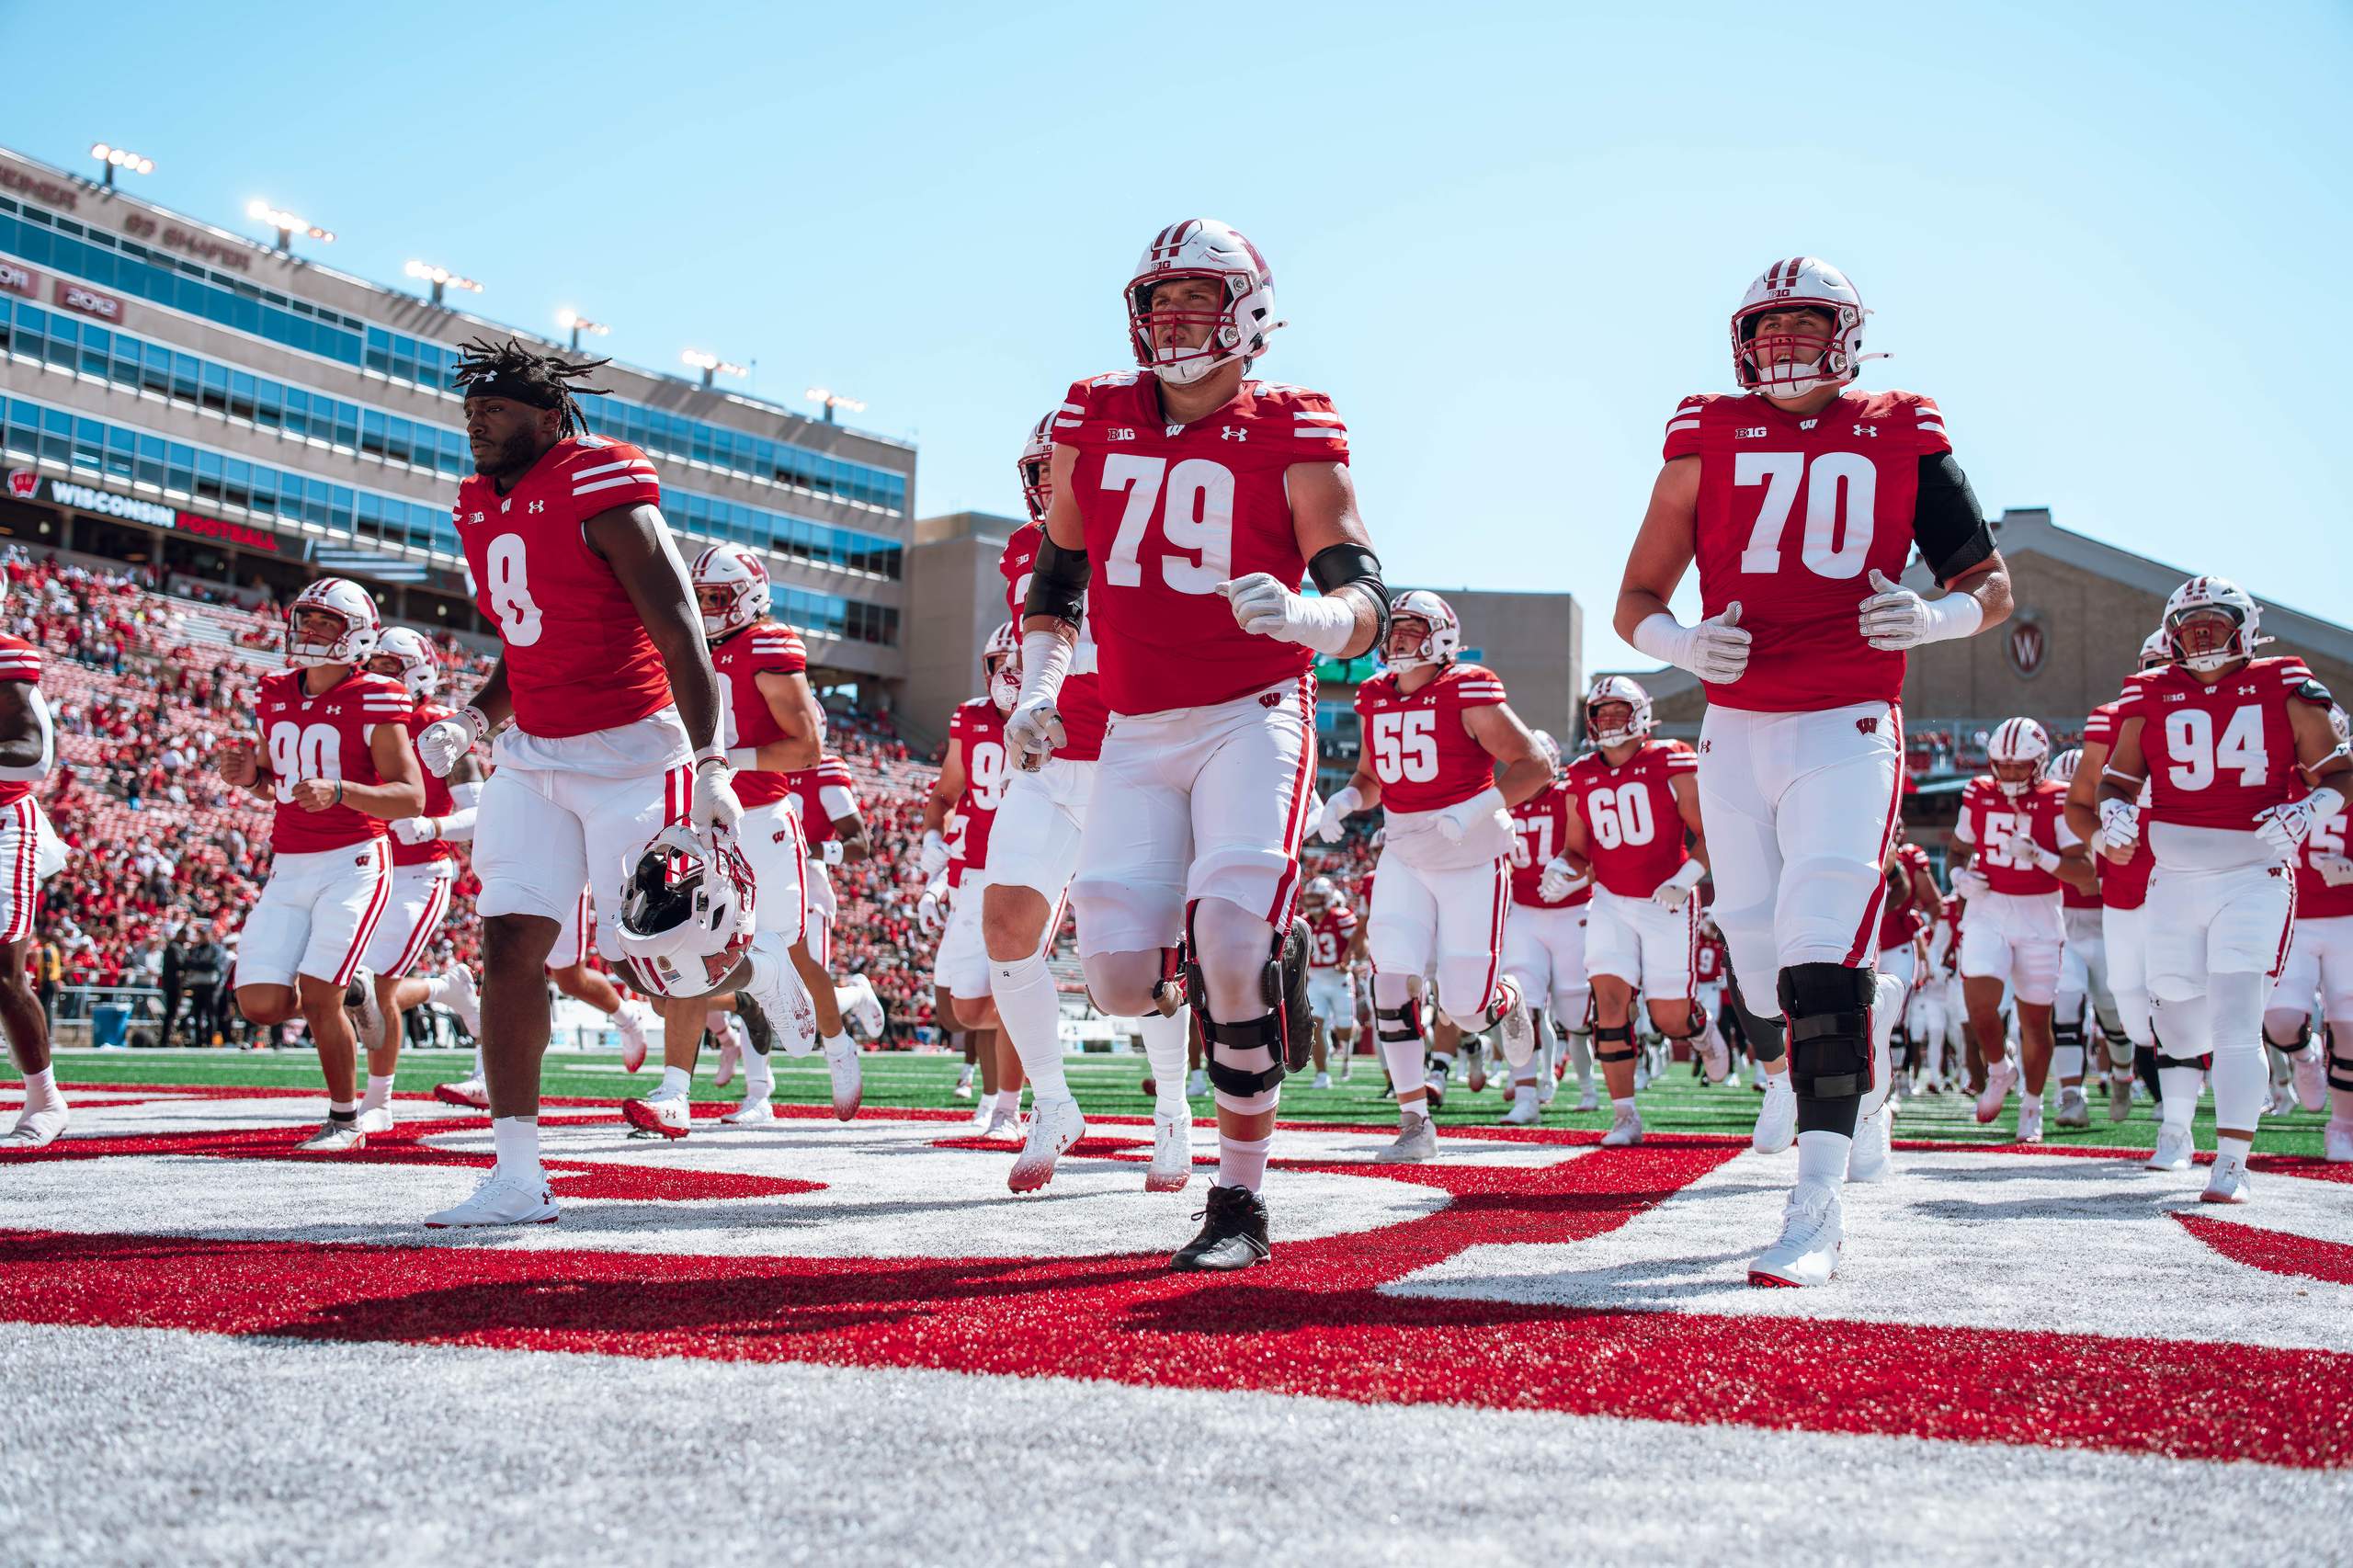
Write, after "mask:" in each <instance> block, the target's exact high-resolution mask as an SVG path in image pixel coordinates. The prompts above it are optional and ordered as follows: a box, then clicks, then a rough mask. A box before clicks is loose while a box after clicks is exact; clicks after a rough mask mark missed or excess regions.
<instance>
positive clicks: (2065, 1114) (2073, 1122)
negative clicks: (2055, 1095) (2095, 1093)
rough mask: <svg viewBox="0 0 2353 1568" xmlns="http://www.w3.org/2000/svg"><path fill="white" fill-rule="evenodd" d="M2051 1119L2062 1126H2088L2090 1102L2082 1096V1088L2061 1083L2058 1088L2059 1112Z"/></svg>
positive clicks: (2089, 1122)
mask: <svg viewBox="0 0 2353 1568" xmlns="http://www.w3.org/2000/svg"><path fill="white" fill-rule="evenodd" d="M2052 1120H2053V1121H2055V1122H2057V1123H2058V1124H2059V1125H2060V1126H2062V1127H2075V1128H2082V1127H2089V1126H2090V1125H2091V1124H2092V1102H2091V1101H2090V1100H2088V1099H2086V1098H2085V1097H2084V1091H2083V1090H2081V1089H2075V1088H2069V1087H2067V1086H2066V1085H2060V1088H2059V1114H2058V1115H2057V1116H2055V1117H2052Z"/></svg>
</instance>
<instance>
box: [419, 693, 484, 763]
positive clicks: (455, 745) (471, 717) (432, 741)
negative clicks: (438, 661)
mask: <svg viewBox="0 0 2353 1568" xmlns="http://www.w3.org/2000/svg"><path fill="white" fill-rule="evenodd" d="M488 733H490V720H489V719H488V718H487V717H486V716H485V715H484V714H483V710H481V709H479V708H476V707H473V706H472V705H471V704H469V705H468V706H467V708H466V709H465V710H464V711H463V712H461V713H458V714H454V715H452V716H451V717H449V718H447V719H442V720H438V721H437V722H434V723H430V724H427V725H426V726H425V728H424V729H423V730H421V731H420V732H418V733H417V737H416V759H417V760H418V761H419V762H422V763H423V764H425V770H426V772H427V773H430V774H432V775H433V777H434V778H449V769H451V768H453V767H457V766H458V759H459V758H460V757H461V756H465V755H466V753H468V752H470V751H472V750H473V749H474V743H475V742H476V741H478V740H480V739H482V738H483V736H484V735H486V734H488Z"/></svg>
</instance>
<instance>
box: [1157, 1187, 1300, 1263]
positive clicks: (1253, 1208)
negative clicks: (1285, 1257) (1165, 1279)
mask: <svg viewBox="0 0 2353 1568" xmlns="http://www.w3.org/2000/svg"><path fill="white" fill-rule="evenodd" d="M1203 1216H1207V1220H1206V1222H1204V1223H1203V1224H1202V1226H1201V1233H1200V1234H1199V1235H1198V1236H1195V1237H1194V1238H1193V1239H1192V1240H1191V1241H1189V1242H1187V1243H1186V1244H1184V1245H1183V1246H1182V1247H1180V1248H1178V1249H1177V1252H1176V1256H1174V1257H1172V1258H1170V1259H1169V1260H1168V1267H1170V1268H1172V1269H1176V1270H1177V1271H1179V1272H1191V1271H1194V1270H1202V1271H1210V1270H1214V1271H1216V1272H1219V1273H1223V1272H1226V1271H1228V1270H1231V1269H1235V1268H1250V1267H1255V1266H1256V1265H1258V1264H1261V1263H1264V1262H1266V1261H1267V1259H1268V1258H1270V1257H1272V1256H1274V1249H1273V1248H1272V1247H1270V1246H1268V1245H1267V1200H1266V1199H1263V1198H1260V1197H1259V1196H1258V1195H1257V1194H1256V1193H1255V1192H1253V1191H1251V1190H1250V1189H1249V1188H1248V1187H1211V1188H1210V1198H1209V1207H1208V1208H1206V1209H1203V1210H1200V1211H1199V1213H1197V1214H1195V1215H1194V1216H1193V1218H1195V1219H1197V1220H1199V1219H1202V1218H1203Z"/></svg>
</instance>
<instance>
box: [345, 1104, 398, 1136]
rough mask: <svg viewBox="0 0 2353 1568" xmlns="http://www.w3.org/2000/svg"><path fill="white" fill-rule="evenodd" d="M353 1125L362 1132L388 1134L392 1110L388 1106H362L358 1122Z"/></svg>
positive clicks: (390, 1128)
mask: <svg viewBox="0 0 2353 1568" xmlns="http://www.w3.org/2000/svg"><path fill="white" fill-rule="evenodd" d="M353 1125H354V1126H356V1127H358V1129H359V1131H362V1132H390V1131H392V1107H391V1106H389V1105H371V1106H363V1107H361V1108H360V1111H359V1119H358V1121H356V1122H354V1123H353Z"/></svg>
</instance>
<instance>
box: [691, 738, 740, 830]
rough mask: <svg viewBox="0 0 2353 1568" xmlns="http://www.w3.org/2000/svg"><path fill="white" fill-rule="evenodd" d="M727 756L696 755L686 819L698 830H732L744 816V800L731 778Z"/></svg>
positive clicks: (715, 754)
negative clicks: (738, 796) (692, 795)
mask: <svg viewBox="0 0 2353 1568" xmlns="http://www.w3.org/2000/svg"><path fill="white" fill-rule="evenodd" d="M728 778H729V773H728V767H727V758H726V757H724V756H720V755H719V754H717V753H715V752H714V753H710V754H708V755H706V756H699V757H697V758H696V759H695V792H694V799H693V801H691V802H690V803H689V804H688V807H687V821H688V824H689V825H691V826H692V827H693V828H694V830H695V831H696V832H697V833H733V832H734V831H735V824H737V823H740V822H742V821H743V820H744V803H743V802H742V801H738V800H737V799H736V798H735V786H734V785H733V784H731V783H729V782H728Z"/></svg>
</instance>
